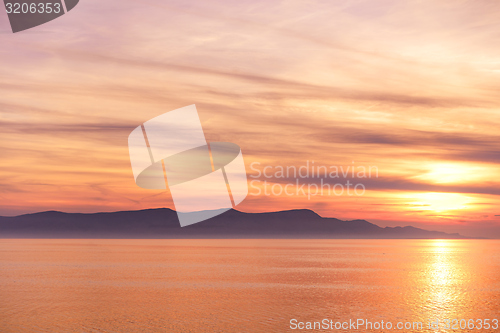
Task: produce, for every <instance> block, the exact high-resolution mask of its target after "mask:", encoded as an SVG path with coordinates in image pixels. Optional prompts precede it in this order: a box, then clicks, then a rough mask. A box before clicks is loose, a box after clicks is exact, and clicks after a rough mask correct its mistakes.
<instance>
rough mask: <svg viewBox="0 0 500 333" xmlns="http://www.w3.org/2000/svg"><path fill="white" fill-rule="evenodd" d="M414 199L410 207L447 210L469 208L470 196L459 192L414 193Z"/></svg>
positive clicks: (434, 210) (436, 210)
mask: <svg viewBox="0 0 500 333" xmlns="http://www.w3.org/2000/svg"><path fill="white" fill-rule="evenodd" d="M412 199H414V201H412V202H410V205H411V206H412V209H415V208H418V209H419V210H423V211H433V212H447V211H454V210H462V209H466V208H469V207H468V205H470V204H471V203H472V198H470V197H469V196H467V195H464V194H459V193H436V192H430V193H415V194H413V195H412Z"/></svg>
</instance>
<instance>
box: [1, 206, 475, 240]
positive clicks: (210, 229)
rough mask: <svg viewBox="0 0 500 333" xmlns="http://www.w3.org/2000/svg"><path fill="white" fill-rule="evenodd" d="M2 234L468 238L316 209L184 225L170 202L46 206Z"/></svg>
mask: <svg viewBox="0 0 500 333" xmlns="http://www.w3.org/2000/svg"><path fill="white" fill-rule="evenodd" d="M0 238H403V239H404V238H422V239H425V238H450V239H451V238H457V239H458V238H467V237H463V236H461V235H459V234H447V233H444V232H439V231H428V230H423V229H418V228H414V227H404V228H402V227H395V228H392V227H385V228H381V227H379V226H377V225H375V224H372V223H370V222H368V221H365V220H353V221H341V220H338V219H335V218H324V217H321V216H319V215H318V214H317V213H315V212H313V211H312V210H307V209H298V210H287V211H280V212H271V213H244V212H240V211H237V210H229V211H227V212H225V213H223V214H221V215H219V216H216V217H213V218H211V219H209V220H206V221H203V222H200V223H196V224H193V225H190V226H187V227H184V228H181V227H180V225H179V222H178V219H177V214H176V212H175V211H173V210H171V209H168V208H159V209H146V210H137V211H121V212H113V213H93V214H81V213H62V212H57V211H48V212H41V213H34V214H26V215H20V216H14V217H0Z"/></svg>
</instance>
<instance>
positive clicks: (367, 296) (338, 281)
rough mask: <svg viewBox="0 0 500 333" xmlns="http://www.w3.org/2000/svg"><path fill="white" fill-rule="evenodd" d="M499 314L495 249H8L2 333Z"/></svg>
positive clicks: (28, 244)
mask: <svg viewBox="0 0 500 333" xmlns="http://www.w3.org/2000/svg"><path fill="white" fill-rule="evenodd" d="M499 310H500V242H499V241H494V240H0V332H2V333H6V332H298V331H303V332H316V331H318V332H319V331H320V330H315V331H314V330H299V329H295V330H294V329H291V324H290V320H292V319H296V321H297V323H298V322H304V323H305V322H308V321H309V322H315V321H316V322H318V321H322V320H323V319H327V320H331V321H332V323H335V322H337V321H338V322H339V323H340V322H346V321H349V319H351V320H357V319H363V320H365V321H369V322H371V323H372V325H373V323H375V322H379V323H380V322H381V321H382V320H383V321H384V323H386V322H388V321H389V322H391V323H392V324H393V325H396V323H397V322H401V323H413V322H418V321H420V322H422V323H423V328H422V329H418V328H415V329H414V328H411V329H403V330H399V331H400V332H459V331H460V332H492V331H500V329H496V330H494V329H493V328H490V329H481V330H479V329H464V330H460V329H458V330H444V329H443V326H444V325H446V324H445V323H443V322H441V323H440V325H441V329H439V330H433V329H429V328H428V322H429V321H435V320H441V321H443V320H445V319H458V320H460V319H466V320H470V319H474V320H475V321H476V322H477V320H478V319H483V320H484V319H490V320H491V319H494V318H496V319H500V311H499ZM490 322H491V321H490ZM463 323H464V322H462V325H463ZM476 327H477V326H476ZM323 331H354V330H342V329H341V330H335V329H333V330H330V329H327V330H323ZM357 331H358V332H366V331H373V332H376V331H387V329H385V330H382V329H379V330H376V329H373V330H369V329H368V330H366V329H365V326H363V327H361V328H359V330H357ZM394 331H396V330H394Z"/></svg>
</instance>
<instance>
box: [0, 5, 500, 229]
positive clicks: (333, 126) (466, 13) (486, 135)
mask: <svg viewBox="0 0 500 333" xmlns="http://www.w3.org/2000/svg"><path fill="white" fill-rule="evenodd" d="M499 19H500V2H498V1H494V0H474V1H472V0H471V1H460V0H454V1H446V0H444V1H431V0H418V1H416V0H415V1H413V0H409V1H396V0H394V1H393V0H377V1H373V0H369V1H357V0H350V1H335V0H331V1H314V0H313V1H310V0H308V1H299V0H291V1H246V0H245V1H239V2H235V1H213V0H210V1H203V2H202V1H185V0H183V1H179V0H177V1H162V0H147V1H136V0H120V1H116V0H109V1H96V0H81V1H80V3H79V4H78V6H77V7H75V9H73V10H72V11H71V12H69V13H68V14H66V15H64V16H62V17H60V18H58V19H56V20H54V21H52V22H49V23H47V24H44V25H42V26H39V27H36V28H33V29H30V30H27V31H23V32H20V33H16V34H13V33H12V32H11V31H10V26H9V23H8V19H7V15H6V14H5V12H0V45H1V47H0V61H1V63H2V66H0V125H1V128H2V130H1V131H0V156H1V159H0V215H4V216H12V215H19V214H24V213H32V212H38V211H45V210H60V211H65V212H100V211H116V210H136V209H146V208H158V207H170V208H174V206H173V202H172V198H171V195H170V192H169V191H168V190H166V191H165V190H148V189H142V188H140V187H138V186H137V185H136V184H135V182H134V178H133V175H132V170H131V165H130V160H129V152H128V146H127V138H128V135H129V134H130V132H131V131H132V130H133V129H134V128H136V127H137V126H139V125H140V124H142V123H144V122H145V121H147V120H148V119H151V118H153V117H155V116H158V115H160V114H162V113H165V112H168V111H170V110H174V109H178V108H181V107H184V106H187V105H191V104H195V105H196V107H197V109H198V113H199V117H200V120H201V123H202V126H203V129H204V132H205V137H206V139H207V140H208V141H209V142H211V141H227V142H232V143H236V144H238V145H239V146H240V147H241V150H242V153H243V156H244V160H245V166H246V170H247V173H248V179H249V184H250V182H251V181H255V182H253V183H252V184H253V186H251V188H250V194H249V195H248V197H247V199H246V200H245V201H244V202H243V203H241V204H240V205H239V206H238V207H237V209H239V210H242V211H246V212H264V211H277V210H285V209H298V208H307V209H312V210H314V211H316V212H318V213H319V214H320V215H322V216H326V217H336V218H339V219H344V220H352V219H366V220H368V221H370V222H373V223H376V224H378V225H380V226H398V225H399V226H405V225H412V226H415V227H421V228H425V229H430V230H440V231H447V232H459V233H461V234H463V235H469V236H486V237H500V209H499V208H498V207H499V204H500V180H499V176H500V171H499V170H500V169H499V167H500V133H499V130H498V129H499V128H500V95H499V91H500V89H499V88H500V58H499V57H498V55H499V51H500V28H499V26H498V22H499ZM313 164H314V165H315V166H324V167H327V168H331V167H337V168H339V169H340V167H342V168H344V170H346V168H347V167H350V168H353V167H356V170H359V168H360V167H366V168H368V167H370V166H371V167H375V168H376V170H377V173H376V175H375V174H373V175H372V177H370V178H361V179H360V178H357V177H350V178H349V179H345V178H343V177H342V176H340V178H330V177H329V178H328V179H325V182H329V183H330V184H332V185H334V184H336V183H341V184H345V182H346V180H350V181H351V183H354V184H358V183H361V184H362V185H363V187H364V189H365V190H364V191H363V194H362V195H351V196H350V195H348V194H346V193H344V194H342V195H329V194H325V193H323V195H311V193H310V192H309V193H302V192H301V191H298V193H297V192H294V195H285V194H283V193H282V194H280V195H275V194H273V193H271V194H270V195H266V194H264V193H263V190H264V187H263V186H272V185H274V184H281V186H285V185H286V184H295V182H296V181H297V177H293V175H292V176H291V175H288V177H276V174H273V175H272V177H270V178H269V177H265V176H264V175H263V174H262V171H263V169H264V168H265V167H268V168H267V169H266V170H267V171H269V172H270V171H277V170H278V169H279V167H283V168H287V167H290V168H293V167H295V168H297V169H298V168H300V167H301V166H305V165H306V166H307V165H308V166H309V169H311V168H312V165H313ZM350 170H351V169H350ZM259 174H260V176H259ZM268 174H269V173H268ZM353 178H354V179H353ZM264 181H266V182H267V183H268V184H267V185H264ZM319 181H320V180H319V179H312V178H310V179H309V178H307V179H300V182H302V183H305V184H312V183H318V182H319ZM275 188H278V187H275ZM290 188H291V187H290ZM259 189H260V192H261V193H260V194H258V192H259ZM292 192H293V191H292Z"/></svg>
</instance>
